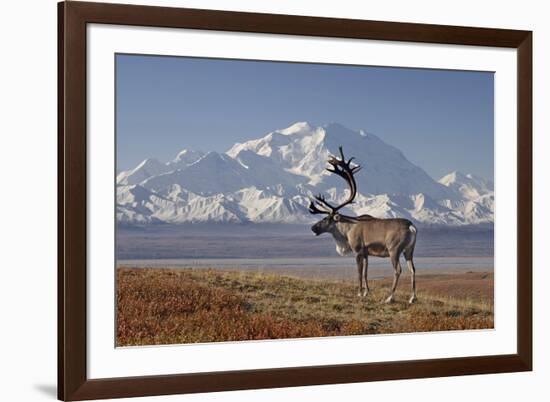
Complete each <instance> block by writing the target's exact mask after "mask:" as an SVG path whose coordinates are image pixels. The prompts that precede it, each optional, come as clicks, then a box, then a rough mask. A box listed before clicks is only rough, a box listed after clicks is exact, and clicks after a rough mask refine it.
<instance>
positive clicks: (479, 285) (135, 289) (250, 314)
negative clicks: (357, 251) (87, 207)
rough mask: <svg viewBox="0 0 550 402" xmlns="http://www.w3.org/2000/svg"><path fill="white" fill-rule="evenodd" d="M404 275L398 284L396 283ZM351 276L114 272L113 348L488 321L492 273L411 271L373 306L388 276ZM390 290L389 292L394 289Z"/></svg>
mask: <svg viewBox="0 0 550 402" xmlns="http://www.w3.org/2000/svg"><path fill="white" fill-rule="evenodd" d="M403 283H406V285H408V283H407V280H406V279H405V280H403V282H402V283H400V286H399V288H401V287H406V285H405V286H403ZM369 284H370V285H371V286H370V287H371V293H370V294H369V296H368V297H367V298H366V299H360V298H358V297H357V296H355V294H356V289H355V284H354V282H336V281H328V280H312V279H300V278H294V277H290V276H282V275H276V274H269V273H257V272H256V273H253V272H241V271H219V270H210V269H177V270H176V269H146V268H118V269H117V339H116V342H117V346H137V345H158V344H175V343H197V342H220V341H242V340H252V339H281V338H303V337H320V336H337V335H365V334H384V333H406V332H425V331H445V330H466V329H489V328H493V301H492V300H493V275H492V273H473V272H472V273H465V274H435V275H419V276H418V302H417V303H415V304H413V305H409V304H408V303H407V299H408V294H407V289H405V288H403V290H402V291H401V290H398V292H397V293H396V301H395V302H394V303H392V304H384V303H381V301H382V300H383V298H384V297H385V296H387V293H388V290H389V287H390V285H391V281H390V280H389V279H381V280H373V281H370V282H369ZM399 288H398V289H399Z"/></svg>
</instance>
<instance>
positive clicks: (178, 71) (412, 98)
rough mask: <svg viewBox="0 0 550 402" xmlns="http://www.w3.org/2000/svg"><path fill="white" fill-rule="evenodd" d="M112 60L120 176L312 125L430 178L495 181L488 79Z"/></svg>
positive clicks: (190, 61)
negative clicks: (396, 154)
mask: <svg viewBox="0 0 550 402" xmlns="http://www.w3.org/2000/svg"><path fill="white" fill-rule="evenodd" d="M116 57H117V63H116V95H117V99H116V106H117V127H116V129H117V165H118V166H117V168H118V169H128V168H131V167H134V166H135V165H137V164H138V163H139V162H140V161H142V160H143V159H145V158H148V157H155V158H157V159H159V160H161V161H167V160H169V159H172V158H173V157H174V156H175V155H176V154H177V153H178V151H180V150H181V149H183V148H191V149H200V150H203V151H219V152H224V151H226V150H227V149H228V148H230V147H231V145H233V144H234V143H235V142H242V141H245V140H248V139H252V138H259V137H261V136H263V135H264V134H266V133H268V132H270V131H273V130H275V129H278V128H284V127H287V126H289V125H291V124H292V123H294V122H297V121H309V122H311V123H313V124H325V123H330V122H338V123H341V124H343V125H344V126H347V127H349V128H353V129H359V128H361V129H364V130H366V131H368V132H371V133H373V134H375V135H377V136H378V137H380V138H381V139H382V140H384V141H385V142H387V143H389V144H392V145H394V146H396V147H397V148H399V149H400V150H401V151H403V153H404V154H405V155H406V156H407V158H408V159H409V160H411V162H413V163H415V164H417V165H418V166H420V167H422V168H423V169H424V170H426V172H428V174H430V175H431V176H432V177H433V178H439V177H440V176H442V175H444V174H446V173H448V172H450V171H453V170H460V171H462V172H464V173H473V174H476V175H478V176H481V177H484V178H487V179H493V137H494V135H493V131H494V130H493V127H494V123H493V111H494V105H493V104H494V90H493V73H491V72H465V71H447V70H423V69H405V68H386V67H366V66H340V65H328V64H305V63H280V62H265V61H239V60H220V59H201V58H187V57H165V56H161V57H157V56H141V55H117V56H116Z"/></svg>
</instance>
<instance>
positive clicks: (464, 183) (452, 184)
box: [439, 171, 494, 200]
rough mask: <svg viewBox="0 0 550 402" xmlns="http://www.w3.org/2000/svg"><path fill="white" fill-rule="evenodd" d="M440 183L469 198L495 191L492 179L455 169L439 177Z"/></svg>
mask: <svg viewBox="0 0 550 402" xmlns="http://www.w3.org/2000/svg"><path fill="white" fill-rule="evenodd" d="M439 183H441V184H443V185H444V186H446V187H449V188H451V189H453V190H455V191H457V192H458V193H460V194H461V195H462V196H463V197H464V198H466V199H468V200H475V199H478V198H480V197H482V196H484V195H487V194H491V193H492V192H493V191H494V185H493V182H492V181H490V180H485V179H482V178H480V177H477V176H474V175H472V174H464V173H462V172H459V171H454V172H451V173H449V174H447V175H445V176H443V177H442V178H441V179H439Z"/></svg>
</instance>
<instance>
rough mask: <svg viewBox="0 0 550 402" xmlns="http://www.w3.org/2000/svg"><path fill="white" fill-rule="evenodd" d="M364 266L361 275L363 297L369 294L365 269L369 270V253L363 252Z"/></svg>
mask: <svg viewBox="0 0 550 402" xmlns="http://www.w3.org/2000/svg"><path fill="white" fill-rule="evenodd" d="M364 259H365V266H364V267H363V276H364V278H365V289H364V290H363V297H366V296H367V295H368V294H369V281H368V279H367V271H368V270H369V255H368V254H367V253H365V257H364Z"/></svg>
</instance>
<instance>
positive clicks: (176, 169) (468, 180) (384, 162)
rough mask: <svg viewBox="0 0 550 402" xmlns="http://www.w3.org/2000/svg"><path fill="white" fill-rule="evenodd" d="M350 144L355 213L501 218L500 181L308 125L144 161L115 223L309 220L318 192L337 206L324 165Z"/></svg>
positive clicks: (473, 220)
mask: <svg viewBox="0 0 550 402" xmlns="http://www.w3.org/2000/svg"><path fill="white" fill-rule="evenodd" d="M340 145H341V146H343V148H344V152H345V153H346V156H347V157H351V156H354V157H355V160H354V161H355V162H357V163H358V164H360V165H361V166H363V169H362V170H361V171H360V172H359V173H358V174H357V175H356V180H357V185H358V189H359V194H358V195H357V198H356V200H355V203H353V204H352V205H351V206H350V207H349V208H348V210H347V212H348V213H350V214H365V213H367V214H371V215H373V216H377V217H381V218H384V217H406V218H409V219H411V220H413V221H416V222H422V223H425V224H441V225H465V224H479V223H491V222H493V214H494V193H493V184H492V183H491V182H489V181H485V180H483V179H481V178H478V177H475V176H472V175H464V174H462V173H460V172H453V173H450V174H448V175H447V176H445V177H443V178H441V179H440V180H439V181H435V180H433V179H432V178H431V177H430V176H429V175H428V174H427V173H426V172H425V171H424V170H422V169H421V168H420V167H418V166H416V165H414V164H413V163H411V162H410V161H409V160H407V158H406V157H405V156H404V155H403V153H402V152H401V151H400V150H399V149H397V148H395V147H393V146H391V145H389V144H386V143H385V142H384V141H382V140H381V139H380V138H378V137H377V136H375V135H373V134H370V133H366V132H365V131H362V130H359V131H354V130H350V129H348V128H346V127H344V126H342V125H340V124H336V123H332V124H327V125H324V126H312V125H310V124H309V123H306V122H300V123H296V124H293V125H292V126H290V127H288V128H285V129H282V130H276V131H273V132H271V133H268V134H267V135H265V136H263V137H261V138H258V139H254V140H250V141H247V142H244V143H238V144H235V145H233V146H232V147H231V148H230V149H229V150H228V151H227V152H226V153H224V154H220V153H217V152H208V153H203V152H200V151H192V150H187V149H185V150H183V151H181V152H180V153H178V155H177V156H176V158H175V159H173V160H171V161H168V162H166V163H161V162H159V161H157V160H155V159H146V160H145V161H143V162H142V163H140V164H139V165H138V166H136V167H135V168H134V169H132V170H128V171H123V172H120V173H119V174H118V175H117V219H118V220H119V222H122V223H126V224H133V223H136V224H147V223H157V222H169V223H184V222H227V223H241V222H271V223H307V222H313V221H315V220H317V219H319V216H314V215H311V214H309V212H308V211H307V205H308V204H309V200H310V198H311V197H312V195H313V194H317V193H319V192H322V193H324V194H326V195H327V198H328V199H331V200H333V201H334V202H338V201H339V200H342V199H343V198H344V197H345V196H346V191H347V189H346V185H345V183H344V182H343V180H342V179H341V178H338V177H335V176H334V175H331V174H329V173H328V172H327V171H326V170H325V168H326V166H327V159H328V156H329V155H331V154H333V155H334V154H337V152H338V146H340Z"/></svg>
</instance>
